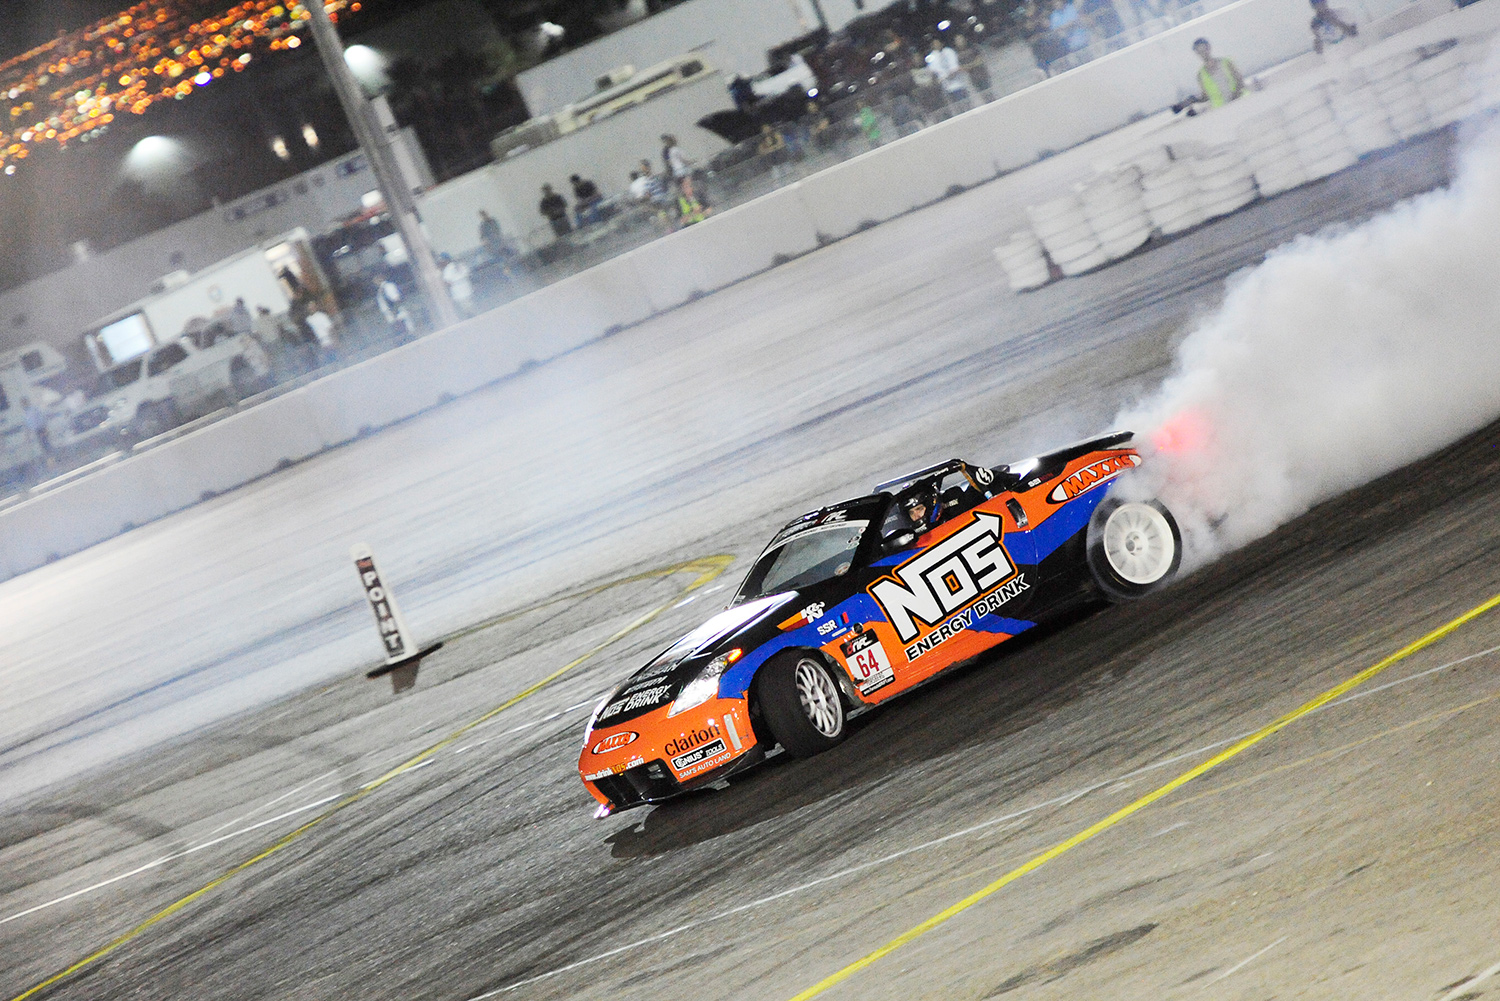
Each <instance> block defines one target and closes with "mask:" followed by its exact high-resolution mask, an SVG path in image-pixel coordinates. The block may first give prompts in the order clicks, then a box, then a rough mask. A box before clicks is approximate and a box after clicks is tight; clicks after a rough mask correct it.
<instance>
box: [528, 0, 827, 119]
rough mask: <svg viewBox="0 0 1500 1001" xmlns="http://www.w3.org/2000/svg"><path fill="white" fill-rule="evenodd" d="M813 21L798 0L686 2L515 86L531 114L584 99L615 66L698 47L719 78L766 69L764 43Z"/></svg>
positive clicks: (642, 64)
mask: <svg viewBox="0 0 1500 1001" xmlns="http://www.w3.org/2000/svg"><path fill="white" fill-rule="evenodd" d="M817 26H818V22H817V18H816V17H814V16H813V14H812V8H811V6H810V5H809V4H808V3H807V2H806V0H688V2H686V3H682V4H679V5H678V6H676V7H673V8H671V9H670V10H665V11H662V12H661V13H660V14H654V15H652V16H651V17H648V18H645V19H644V20H641V21H637V22H636V23H635V24H632V25H630V26H629V27H627V28H622V29H620V30H619V31H616V32H614V33H613V34H610V35H605V36H604V37H603V38H599V39H596V40H594V41H592V42H590V43H588V44H587V45H582V46H579V47H578V48H576V49H574V50H572V51H571V52H565V53H563V54H562V55H560V56H558V57H557V58H555V59H550V60H548V61H547V62H545V63H542V64H541V65H540V66H535V67H532V68H531V69H529V70H526V71H525V72H524V73H521V74H519V75H518V76H517V77H516V84H517V86H519V87H520V89H521V96H522V97H523V98H525V100H526V107H527V108H528V109H529V110H530V112H531V114H532V117H539V116H541V115H548V114H551V113H552V112H554V111H558V110H559V109H561V108H562V107H563V105H566V104H573V103H576V102H578V101H579V100H581V99H582V98H585V97H588V96H589V95H590V94H591V93H593V91H594V81H595V80H597V79H598V78H599V77H601V76H603V75H604V74H605V73H607V72H608V71H610V70H612V69H614V68H615V67H617V66H625V65H631V66H634V67H635V68H636V69H638V70H643V69H645V68H646V67H647V66H651V65H653V64H655V63H659V62H662V61H664V60H666V59H671V58H672V57H673V56H680V55H682V54H683V53H686V52H691V51H693V50H694V49H700V48H704V47H706V46H707V47H709V48H708V49H707V50H706V52H705V54H706V55H707V56H708V58H709V59H711V60H712V61H713V62H714V65H716V66H718V67H719V69H721V70H722V71H723V72H724V77H725V79H726V80H727V79H729V78H731V77H733V76H734V75H735V74H736V73H739V74H742V75H744V76H754V75H755V74H756V73H759V72H760V71H761V70H764V69H765V68H766V50H767V49H770V48H773V47H775V46H777V45H780V44H781V43H782V42H785V41H789V40H791V39H793V38H796V37H798V36H799V35H804V34H806V33H807V32H809V31H812V30H813V29H814V28H816V27H817Z"/></svg>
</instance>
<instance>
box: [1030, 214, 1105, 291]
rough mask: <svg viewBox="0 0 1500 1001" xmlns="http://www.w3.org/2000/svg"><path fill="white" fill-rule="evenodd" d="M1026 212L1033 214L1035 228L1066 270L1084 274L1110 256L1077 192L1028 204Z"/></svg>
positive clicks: (1049, 252)
mask: <svg viewBox="0 0 1500 1001" xmlns="http://www.w3.org/2000/svg"><path fill="white" fill-rule="evenodd" d="M1026 214H1027V215H1028V216H1030V217H1031V228H1032V229H1033V230H1034V231H1035V232H1036V235H1037V238H1038V239H1039V240H1041V241H1042V246H1044V247H1046V248H1047V254H1048V255H1049V256H1050V257H1051V258H1052V262H1053V263H1054V264H1056V265H1057V266H1058V268H1059V269H1060V270H1061V271H1062V273H1063V274H1065V275H1078V274H1082V273H1083V272H1085V271H1088V270H1090V269H1092V268H1097V267H1098V266H1099V265H1101V264H1103V263H1104V262H1105V261H1107V260H1108V258H1107V257H1105V256H1104V250H1103V249H1102V248H1101V247H1100V246H1099V238H1098V237H1097V236H1095V235H1094V227H1092V226H1090V225H1089V220H1088V216H1087V215H1085V214H1084V211H1083V203H1082V202H1080V201H1079V200H1078V196H1077V195H1064V196H1063V197H1062V198H1054V199H1053V200H1052V201H1050V202H1043V203H1042V204H1040V205H1028V206H1027V207H1026Z"/></svg>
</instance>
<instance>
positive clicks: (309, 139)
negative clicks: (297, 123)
mask: <svg viewBox="0 0 1500 1001" xmlns="http://www.w3.org/2000/svg"><path fill="white" fill-rule="evenodd" d="M302 141H303V142H305V143H307V148H308V149H317V148H318V130H317V129H315V128H313V127H312V122H304V123H303V125H302Z"/></svg>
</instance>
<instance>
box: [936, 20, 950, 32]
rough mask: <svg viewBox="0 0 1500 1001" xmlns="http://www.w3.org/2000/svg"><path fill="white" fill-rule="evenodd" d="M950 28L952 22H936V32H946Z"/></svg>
mask: <svg viewBox="0 0 1500 1001" xmlns="http://www.w3.org/2000/svg"><path fill="white" fill-rule="evenodd" d="M951 27H953V22H952V21H939V22H938V31H947V30H948V29H949V28H951Z"/></svg>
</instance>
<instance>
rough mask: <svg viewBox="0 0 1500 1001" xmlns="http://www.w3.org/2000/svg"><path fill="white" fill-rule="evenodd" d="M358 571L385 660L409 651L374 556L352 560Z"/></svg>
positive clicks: (398, 656)
mask: <svg viewBox="0 0 1500 1001" xmlns="http://www.w3.org/2000/svg"><path fill="white" fill-rule="evenodd" d="M354 568H355V570H357V571H359V582H360V583H361V584H363V585H364V588H365V597H366V598H369V599H370V608H372V609H373V610H374V612H375V628H376V629H378V630H379V631H380V641H381V642H382V643H384V644H385V655H386V659H387V660H391V659H394V658H400V657H402V656H404V655H405V654H406V653H408V652H409V651H408V650H407V647H406V640H405V638H404V637H403V636H402V635H401V623H400V621H399V620H397V618H396V609H395V606H394V605H393V604H392V603H391V599H390V597H389V595H387V594H386V590H385V585H384V584H382V583H381V582H380V572H379V571H378V570H376V569H375V557H373V556H360V557H358V558H357V559H355V561H354Z"/></svg>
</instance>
